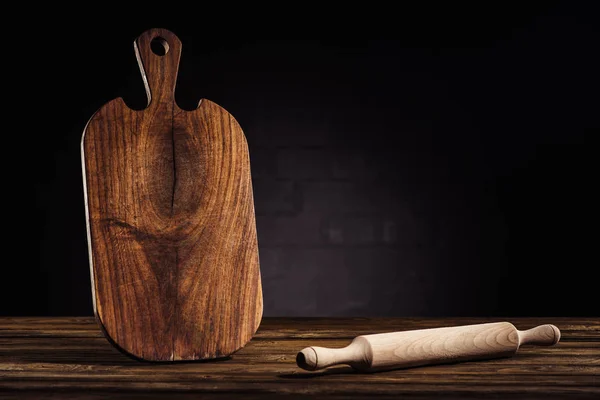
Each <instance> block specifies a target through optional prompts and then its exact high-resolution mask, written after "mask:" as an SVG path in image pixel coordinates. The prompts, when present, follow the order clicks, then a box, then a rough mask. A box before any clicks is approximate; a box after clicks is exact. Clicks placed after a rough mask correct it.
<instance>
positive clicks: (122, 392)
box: [0, 317, 600, 399]
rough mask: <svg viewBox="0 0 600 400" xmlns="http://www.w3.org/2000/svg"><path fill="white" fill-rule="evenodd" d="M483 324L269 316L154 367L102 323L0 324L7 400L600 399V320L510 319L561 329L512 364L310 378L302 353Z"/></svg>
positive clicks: (339, 372)
mask: <svg viewBox="0 0 600 400" xmlns="http://www.w3.org/2000/svg"><path fill="white" fill-rule="evenodd" d="M502 320H504V319H483V318H452V319H449V318H444V319H431V318H344V319H340V318H338V319H331V318H264V319H263V321H262V324H261V326H260V328H259V330H258V332H257V334H256V335H255V337H254V338H253V339H252V341H251V342H250V343H249V344H248V345H247V346H246V347H244V348H243V349H242V350H240V351H239V352H237V353H235V354H234V355H233V356H231V357H230V358H227V359H223V360H220V361H210V362H180V363H150V362H141V361H136V360H133V359H131V358H129V357H127V356H125V355H124V354H122V353H120V352H119V351H117V350H116V349H115V348H114V347H112V346H111V345H110V344H109V343H108V341H107V340H106V339H105V338H104V336H103V335H102V333H101V331H100V329H99V327H98V325H97V324H96V322H95V320H94V319H93V318H89V317H74V318H0V397H3V398H18V399H28V398H47V399H54V398H66V399H75V398H82V399H104V398H117V399H125V398H127V399H141V398H169V399H192V398H199V397H201V398H223V399H225V398H236V397H240V398H245V399H254V398H272V397H279V396H280V395H285V397H286V398H288V399H290V398H373V397H381V398H386V397H394V398H399V397H403V398H419V399H420V398H451V399H454V398H465V397H466V398H489V397H490V396H494V397H495V398H511V399H555V398H556V399H562V398H600V319H599V318H588V319H586V318H510V319H508V320H509V321H510V322H513V323H514V324H515V326H517V328H519V329H528V328H531V327H533V326H536V325H540V324H545V323H553V324H555V325H557V326H558V327H559V328H560V329H561V331H562V339H561V342H560V343H559V344H558V345H556V346H554V347H523V348H522V349H521V350H519V353H518V354H516V355H515V356H513V357H511V358H506V359H498V360H490V361H476V362H465V363H460V364H452V365H440V366H427V367H421V368H413V369H405V370H396V371H388V372H381V373H371V374H361V373H356V372H354V371H353V370H352V369H350V368H349V367H338V368H332V369H329V370H325V371H320V372H306V371H303V370H300V369H299V368H298V367H297V366H296V364H295V356H296V353H297V352H298V351H299V350H301V349H302V348H304V347H306V346H309V345H316V346H324V347H341V346H345V345H347V344H348V343H349V342H350V340H351V339H352V338H354V337H355V336H357V335H361V334H368V333H375V332H390V331H400V330H409V329H424V328H433V327H440V326H453V325H464V324H473V323H484V322H497V321H502Z"/></svg>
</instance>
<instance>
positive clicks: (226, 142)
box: [82, 29, 262, 361]
mask: <svg viewBox="0 0 600 400" xmlns="http://www.w3.org/2000/svg"><path fill="white" fill-rule="evenodd" d="M157 37H160V38H162V39H164V40H165V41H166V42H167V43H168V52H167V53H166V54H165V55H164V56H159V55H156V54H154V53H153V51H152V50H151V46H150V43H151V41H152V40H153V39H154V38H157ZM135 50H136V54H137V56H138V62H139V64H140V69H141V71H142V76H143V77H144V82H145V84H146V89H147V93H148V102H149V104H148V107H147V108H146V109H144V110H141V111H134V110H131V109H129V108H128V107H127V106H126V105H125V103H124V102H123V100H122V99H121V98H119V99H116V100H113V101H111V102H109V103H107V104H106V105H104V106H103V107H102V108H101V109H100V110H98V111H97V113H96V114H95V115H94V116H93V118H92V119H91V120H90V122H89V123H88V125H87V127H86V129H85V133H84V138H83V140H82V155H83V158H84V160H83V165H84V168H85V174H84V177H85V185H86V188H87V193H86V195H87V199H86V202H87V214H88V221H89V228H88V233H89V241H90V259H91V260H92V265H93V268H92V280H93V283H92V287H93V291H94V307H95V311H96V315H97V316H98V318H99V321H100V322H101V324H102V325H103V327H104V329H105V331H106V333H107V335H108V336H109V337H110V338H111V339H112V340H113V341H114V342H115V343H116V344H117V345H118V346H120V347H121V348H122V349H123V350H125V351H127V352H129V353H131V354H133V355H135V356H137V357H140V358H143V359H146V360H156V361H173V360H190V359H210V358H216V357H222V356H226V355H229V354H231V353H232V352H234V351H236V350H237V349H239V348H241V347H242V346H243V345H244V344H245V343H247V341H248V340H250V338H251V337H252V335H253V333H254V332H255V331H256V328H257V327H258V323H259V321H260V317H261V315H262V292H261V284H260V273H259V266H258V245H257V238H256V225H255V217H254V203H253V198H252V186H251V178H250V160H249V155H248V145H247V143H246V139H245V136H244V133H243V132H242V130H241V128H240V126H239V125H238V123H237V122H236V120H235V119H234V118H233V117H232V116H231V115H230V114H229V113H228V112H227V111H225V110H224V109H223V108H221V107H219V106H218V105H216V104H214V103H212V102H210V101H208V100H202V102H201V104H200V106H199V107H198V109H197V110H195V111H184V110H181V109H180V108H179V107H178V106H177V104H176V103H175V101H174V88H175V82H176V79H177V69H178V64H179V58H180V53H181V43H180V42H179V39H178V38H177V37H176V36H175V35H174V34H172V33H171V32H169V31H166V30H162V29H153V30H150V31H147V32H145V33H144V34H142V35H141V36H140V37H139V38H138V39H137V40H136V43H135ZM116 62H117V61H116Z"/></svg>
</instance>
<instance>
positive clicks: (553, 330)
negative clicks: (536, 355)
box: [518, 324, 560, 346]
mask: <svg viewBox="0 0 600 400" xmlns="http://www.w3.org/2000/svg"><path fill="white" fill-rule="evenodd" d="M518 332H519V346H521V345H524V344H534V345H538V346H552V345H555V344H556V343H558V341H559V340H560V330H559V329H558V328H557V327H556V326H554V325H550V324H547V325H540V326H536V327H535V328H531V329H528V330H526V331H518Z"/></svg>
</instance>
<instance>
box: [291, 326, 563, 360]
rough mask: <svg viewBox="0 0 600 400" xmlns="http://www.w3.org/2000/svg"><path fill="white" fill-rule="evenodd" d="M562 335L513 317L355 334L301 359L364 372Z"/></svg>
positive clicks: (550, 341) (508, 349) (507, 349)
mask: <svg viewBox="0 0 600 400" xmlns="http://www.w3.org/2000/svg"><path fill="white" fill-rule="evenodd" d="M559 340H560V330H559V329H558V328H557V327H556V326H554V325H540V326H537V327H535V328H532V329H529V330H526V331H519V330H517V328H515V327H514V325H513V324H511V323H509V322H496V323H491V324H479V325H466V326H456V327H448V328H435V329H420V330H414V331H405V332H390V333H379V334H374V335H363V336H357V337H356V338H354V340H353V341H352V343H350V344H349V345H348V346H346V347H344V348H341V349H328V348H325V347H317V346H311V347H307V348H305V349H304V350H302V351H301V352H299V353H298V356H297V357H296V363H297V364H298V366H299V367H300V368H302V369H305V370H307V371H315V370H318V369H322V368H327V367H330V366H332V365H338V364H347V365H350V366H351V367H352V368H354V369H356V370H358V371H362V372H373V371H381V370H389V369H395V368H407V367H416V366H421V365H429V364H442V363H453V362H458V361H467V360H481V359H490V358H499V357H509V356H512V355H513V354H515V353H516V352H517V350H518V349H519V347H520V346H521V345H524V344H533V345H541V346H551V345H554V344H556V343H558V341H559Z"/></svg>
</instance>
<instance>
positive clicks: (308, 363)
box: [296, 347, 318, 371]
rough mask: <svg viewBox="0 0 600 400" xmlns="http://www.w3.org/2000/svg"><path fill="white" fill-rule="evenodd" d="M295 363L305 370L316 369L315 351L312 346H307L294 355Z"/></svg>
mask: <svg viewBox="0 0 600 400" xmlns="http://www.w3.org/2000/svg"><path fill="white" fill-rule="evenodd" d="M296 364H298V366H299V367H300V368H302V369H305V370H307V371H314V370H316V369H317V365H318V363H317V352H316V351H315V349H313V348H312V347H307V348H305V349H304V350H302V351H301V352H299V353H298V355H297V356H296Z"/></svg>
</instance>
